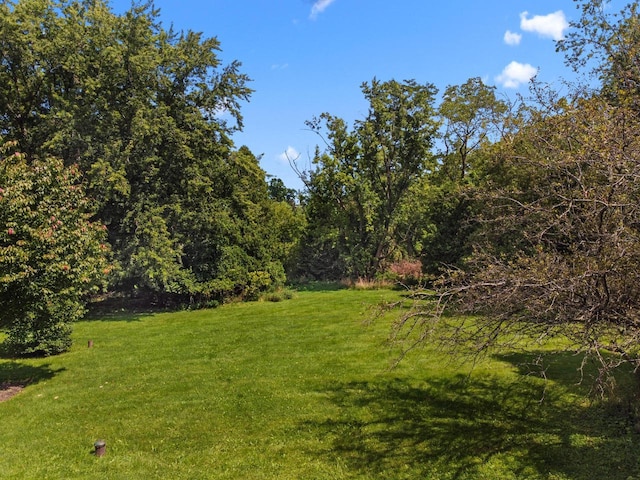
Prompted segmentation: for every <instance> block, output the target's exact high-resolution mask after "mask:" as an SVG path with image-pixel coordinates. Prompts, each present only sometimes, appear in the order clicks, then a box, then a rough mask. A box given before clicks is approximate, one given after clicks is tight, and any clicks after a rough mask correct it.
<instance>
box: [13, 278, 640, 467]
mask: <svg viewBox="0 0 640 480" xmlns="http://www.w3.org/2000/svg"><path fill="white" fill-rule="evenodd" d="M398 296H399V293H398V292H390V291H354V290H331V289H323V290H317V291H308V292H299V293H298V294H296V296H295V298H294V299H292V300H288V301H285V302H275V303H274V302H258V303H251V304H235V305H228V306H224V307H221V308H218V309H215V310H204V311H196V312H174V313H161V314H154V315H138V316H137V317H136V321H134V322H131V321H129V319H127V318H126V317H110V318H109V321H101V322H95V321H86V322H81V323H79V324H78V325H76V329H75V333H74V337H75V340H76V342H75V346H74V348H73V349H72V351H71V352H69V353H67V354H64V355H61V356H59V357H54V358H48V359H41V360H36V359H29V360H20V361H12V360H0V383H1V382H2V381H3V380H6V379H8V378H11V379H12V380H14V381H15V380H21V379H22V378H21V377H25V378H26V377H30V378H34V379H37V381H34V382H32V383H31V384H30V385H29V386H28V387H27V388H26V389H25V390H24V391H23V392H22V393H20V394H19V395H17V396H16V397H14V398H13V399H11V400H9V401H7V402H4V403H0V418H2V423H1V424H0V472H1V473H0V477H2V478H16V479H31V478H33V479H35V478H39V479H40V478H68V479H72V478H78V479H80V478H107V479H131V478H167V479H169V478H171V479H174V478H175V479H181V478H184V479H199V478H202V479H207V478H214V479H217V478H237V479H262V478H264V479H266V478H278V479H301V478H304V479H325V478H326V479H340V478H344V479H347V478H438V479H471V478H487V479H489V478H491V479H494V478H506V479H508V478H548V479H578V480H582V479H588V478H610V479H627V478H629V477H633V476H638V477H639V478H640V465H639V462H638V454H637V452H638V451H639V450H638V447H640V441H639V439H638V437H637V436H636V435H635V434H633V433H630V429H629V425H628V424H627V422H626V417H625V416H624V414H623V413H621V412H617V411H611V410H607V406H606V405H601V404H597V403H594V404H591V403H589V402H586V401H585V400H584V394H585V390H584V388H583V387H581V386H578V385H575V380H576V379H577V374H576V370H575V369H576V365H575V364H574V363H572V362H571V359H570V358H563V357H561V356H557V357H556V362H554V365H555V366H554V369H551V370H550V371H549V372H548V376H549V379H548V381H547V382H543V381H542V380H540V379H539V378H536V377H533V376H530V375H527V374H526V372H525V371H523V370H522V368H521V365H522V364H524V363H525V362H524V361H523V360H526V359H523V358H522V357H520V356H517V355H511V356H509V355H505V356H502V357H496V358H491V359H487V360H486V361H484V362H483V363H481V364H480V365H478V366H477V367H476V368H475V369H474V370H473V372H472V373H469V371H468V369H459V368H455V367H454V365H452V364H451V362H449V361H448V360H449V359H448V358H447V357H446V356H445V355H444V354H442V353H441V352H436V351H433V350H430V349H429V348H425V349H421V350H417V351H414V352H412V354H411V356H410V357H409V358H408V359H407V361H405V362H403V363H401V365H400V366H399V367H398V368H396V369H393V370H390V369H389V368H388V367H389V365H390V364H391V363H392V361H393V360H394V359H395V355H396V354H397V352H393V351H391V350H389V348H388V347H386V346H385V339H386V337H387V334H388V328H389V325H388V323H385V322H384V321H378V322H376V323H375V324H373V325H370V326H368V327H364V326H363V321H364V320H366V319H367V318H369V316H370V315H371V311H370V310H369V307H368V306H370V305H374V304H376V303H377V302H379V301H380V300H381V299H382V298H398ZM89 339H91V340H93V342H94V346H93V347H92V348H87V341H88V340H89ZM558 355H560V354H558ZM543 393H544V396H545V400H544V402H540V401H539V400H540V399H541V398H542V395H543ZM99 438H103V439H105V441H106V442H107V454H106V456H105V457H102V458H95V457H94V456H92V455H91V454H90V452H91V449H92V445H93V442H94V441H95V440H97V439H99Z"/></svg>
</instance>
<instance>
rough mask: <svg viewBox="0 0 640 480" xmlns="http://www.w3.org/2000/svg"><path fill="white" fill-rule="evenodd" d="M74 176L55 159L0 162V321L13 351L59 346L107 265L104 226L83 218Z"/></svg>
mask: <svg viewBox="0 0 640 480" xmlns="http://www.w3.org/2000/svg"><path fill="white" fill-rule="evenodd" d="M9 148H10V145H5V146H4V147H2V149H3V150H2V151H3V152H7V151H8V150H9ZM0 153H1V152H0ZM79 180H80V174H79V172H78V170H77V169H76V168H75V167H71V168H65V167H64V165H63V163H62V161H60V160H57V159H46V160H39V159H30V161H27V159H26V158H25V156H24V155H22V154H19V153H13V154H10V155H7V156H5V157H4V158H1V159H0V272H1V273H0V304H2V309H1V310H0V326H2V327H3V328H8V335H7V338H6V340H5V344H6V347H7V349H8V350H9V351H10V352H11V353H13V354H15V355H37V354H44V355H53V354H57V353H60V352H63V351H65V350H67V349H68V348H69V346H70V345H71V338H70V333H71V323H72V322H73V321H75V320H77V319H79V318H81V317H82V315H83V314H84V302H83V300H84V297H85V296H86V295H87V294H88V293H90V292H95V291H98V290H99V289H100V287H101V286H102V285H103V282H104V279H105V277H106V275H107V274H108V273H109V272H110V270H111V267H110V266H109V265H108V263H107V258H106V257H107V254H108V252H109V248H108V247H107V246H106V245H105V244H104V243H102V242H103V241H104V238H105V227H104V226H103V225H100V224H98V223H95V222H91V221H89V216H90V214H91V210H90V206H89V201H88V199H87V197H86V196H85V195H84V192H83V189H82V188H81V187H80V185H79V183H78V182H79Z"/></svg>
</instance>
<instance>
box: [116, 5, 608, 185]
mask: <svg viewBox="0 0 640 480" xmlns="http://www.w3.org/2000/svg"><path fill="white" fill-rule="evenodd" d="M615 3H617V2H615ZM130 4H131V2H130V0H113V1H112V2H111V6H112V8H113V9H114V11H116V12H117V13H121V12H123V11H124V10H126V9H127V8H128V7H129V6H130ZM155 5H156V7H158V8H160V12H161V13H160V17H161V20H162V22H163V25H164V26H165V27H166V28H168V27H169V26H170V25H171V24H173V26H174V29H176V30H194V31H201V32H204V34H205V35H206V36H215V37H217V38H218V39H219V40H220V43H221V49H222V52H221V53H220V57H221V59H222V61H223V62H224V63H228V62H230V61H232V60H239V61H240V62H242V71H243V72H244V73H246V74H247V75H249V77H250V78H251V79H252V80H253V81H252V82H251V87H252V88H253V89H254V90H255V92H254V94H253V95H252V98H251V101H250V102H249V103H247V104H245V105H244V106H243V109H242V112H243V116H244V131H243V132H239V133H237V134H236V135H235V136H234V141H235V143H236V145H237V146H238V147H239V146H241V145H247V146H248V147H249V148H250V149H251V150H252V151H253V153H255V154H256V155H263V157H262V160H261V166H262V168H263V169H265V170H266V171H267V173H268V174H270V175H275V176H277V177H280V178H282V179H283V180H284V182H285V183H286V184H287V185H288V186H290V187H293V188H300V187H301V183H300V182H299V181H298V179H297V178H296V176H295V174H294V173H293V171H292V170H291V168H290V167H289V165H288V162H287V161H286V158H284V155H283V154H284V152H285V151H288V152H289V155H291V156H298V155H299V156H300V159H299V162H300V164H301V165H302V166H304V165H305V164H306V163H307V162H308V159H309V157H310V156H311V155H312V154H313V150H314V148H315V145H316V144H317V143H319V139H318V137H316V136H315V135H314V134H313V133H311V132H309V131H307V130H306V129H305V123H304V122H305V120H309V119H311V118H313V117H314V116H317V115H319V114H321V113H322V112H329V113H331V114H333V115H337V116H340V117H342V118H344V119H345V120H347V121H348V122H349V123H351V122H353V121H354V120H355V119H360V118H363V117H364V116H365V115H366V113H367V105H366V102H365V101H364V100H363V98H362V94H361V92H360V85H361V84H362V82H365V81H370V80H371V79H372V78H373V77H376V78H378V79H379V80H382V81H384V80H390V79H396V80H404V79H415V80H416V81H418V82H420V83H427V82H429V83H433V84H435V85H436V87H438V89H439V91H440V92H442V91H443V90H444V89H445V88H446V87H447V86H448V85H457V84H461V83H463V82H465V81H466V80H467V79H468V78H470V77H482V78H483V80H484V81H485V82H486V83H487V84H490V85H495V86H496V87H497V88H498V91H499V93H500V94H502V95H506V96H507V97H509V98H514V97H515V96H516V94H517V93H526V91H527V80H528V78H529V77H530V76H531V75H533V74H534V73H536V72H539V73H538V78H539V79H540V80H542V81H545V82H550V83H553V84H556V85H557V86H558V87H559V88H560V87H561V85H560V80H561V79H562V78H566V79H570V78H572V75H573V74H572V72H571V70H570V69H569V68H568V67H566V66H565V65H564V57H563V56H562V54H559V53H556V52H555V40H557V39H560V38H562V36H563V35H564V34H565V33H566V32H567V27H568V22H569V21H571V20H577V19H578V16H579V11H578V10H577V9H576V4H575V2H574V1H572V0H490V1H484V2H480V1H477V0H448V1H446V0H445V1H436V0H433V1H431V0H393V1H390V0H317V1H315V2H314V0H182V1H176V0H155Z"/></svg>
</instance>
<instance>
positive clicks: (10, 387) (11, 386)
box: [0, 382, 27, 402]
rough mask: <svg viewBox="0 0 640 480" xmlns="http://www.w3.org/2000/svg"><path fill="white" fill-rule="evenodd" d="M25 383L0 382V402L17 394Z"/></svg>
mask: <svg viewBox="0 0 640 480" xmlns="http://www.w3.org/2000/svg"><path fill="white" fill-rule="evenodd" d="M26 385H27V384H26V383H25V382H6V383H0V402H4V401H6V400H9V399H10V398H11V397H13V396H15V395H17V394H19V393H20V392H21V391H22V390H24V387H25V386H26Z"/></svg>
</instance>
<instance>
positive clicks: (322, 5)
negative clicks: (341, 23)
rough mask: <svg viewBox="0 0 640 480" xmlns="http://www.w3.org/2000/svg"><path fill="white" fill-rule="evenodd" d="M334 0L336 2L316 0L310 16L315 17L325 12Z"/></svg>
mask: <svg viewBox="0 0 640 480" xmlns="http://www.w3.org/2000/svg"><path fill="white" fill-rule="evenodd" d="M333 2H335V0H316V1H315V2H314V4H313V6H312V7H311V14H310V15H309V17H310V18H312V19H315V18H316V17H317V16H318V14H319V13H322V12H324V11H325V10H326V8H327V7H328V6H329V5H331V4H332V3H333Z"/></svg>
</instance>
